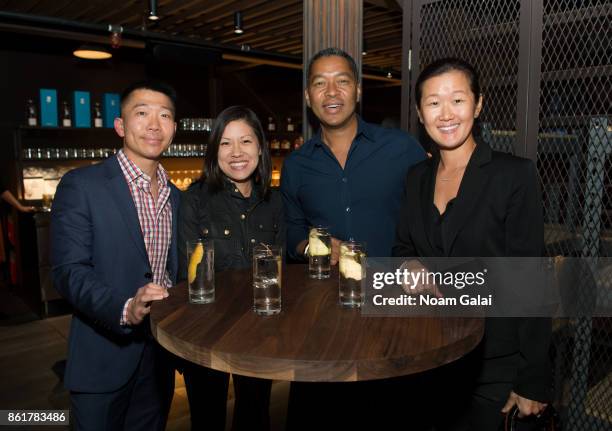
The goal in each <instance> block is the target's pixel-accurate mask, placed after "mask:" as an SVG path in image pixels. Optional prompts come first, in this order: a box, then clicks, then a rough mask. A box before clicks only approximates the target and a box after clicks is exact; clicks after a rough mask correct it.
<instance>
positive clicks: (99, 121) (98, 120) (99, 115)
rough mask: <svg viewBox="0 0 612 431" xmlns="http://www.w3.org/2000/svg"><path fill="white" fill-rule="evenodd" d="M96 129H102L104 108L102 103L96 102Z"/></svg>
mask: <svg viewBox="0 0 612 431" xmlns="http://www.w3.org/2000/svg"><path fill="white" fill-rule="evenodd" d="M94 127H96V128H99V127H102V108H101V107H100V102H96V104H95V105H94Z"/></svg>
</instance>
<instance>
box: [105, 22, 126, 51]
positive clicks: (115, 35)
mask: <svg viewBox="0 0 612 431" xmlns="http://www.w3.org/2000/svg"><path fill="white" fill-rule="evenodd" d="M108 31H109V32H110V34H111V36H110V41H111V48H113V49H118V48H119V47H121V42H122V38H121V34H122V33H123V27H122V26H120V25H111V24H109V25H108Z"/></svg>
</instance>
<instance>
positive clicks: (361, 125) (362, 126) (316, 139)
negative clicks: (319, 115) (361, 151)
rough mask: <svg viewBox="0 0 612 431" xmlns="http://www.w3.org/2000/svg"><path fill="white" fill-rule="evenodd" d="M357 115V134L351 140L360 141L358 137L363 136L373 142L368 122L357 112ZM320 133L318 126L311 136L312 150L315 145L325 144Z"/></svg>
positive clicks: (372, 132) (372, 133) (372, 134)
mask: <svg viewBox="0 0 612 431" xmlns="http://www.w3.org/2000/svg"><path fill="white" fill-rule="evenodd" d="M356 116H357V135H355V138H354V139H353V141H357V142H359V141H360V139H359V138H360V137H361V136H363V137H364V138H366V139H367V140H368V141H371V142H374V131H373V130H372V126H371V125H370V124H368V123H366V122H365V121H363V119H362V118H361V116H360V115H359V114H356ZM321 133H322V130H321V128H320V127H319V130H318V131H317V133H316V134H315V135H314V136H313V137H312V142H313V144H314V145H313V147H312V149H313V151H314V149H315V148H316V147H320V146H322V145H325V143H324V142H323V139H322V138H321Z"/></svg>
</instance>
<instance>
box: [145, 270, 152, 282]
mask: <svg viewBox="0 0 612 431" xmlns="http://www.w3.org/2000/svg"><path fill="white" fill-rule="evenodd" d="M144 276H145V278H148V279H149V280H150V279H152V278H153V274H151V273H150V272H145V275H144Z"/></svg>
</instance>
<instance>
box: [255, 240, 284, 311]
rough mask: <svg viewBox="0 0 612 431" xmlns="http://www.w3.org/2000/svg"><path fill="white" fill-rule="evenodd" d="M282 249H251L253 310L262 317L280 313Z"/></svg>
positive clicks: (276, 247)
mask: <svg viewBox="0 0 612 431" xmlns="http://www.w3.org/2000/svg"><path fill="white" fill-rule="evenodd" d="M282 255H283V249H282V247H280V246H277V245H265V244H260V245H256V246H255V247H253V310H254V311H255V313H257V314H259V315H262V316H271V315H274V314H278V313H280V311H281V285H282V275H283V270H282V268H283V264H282Z"/></svg>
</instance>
